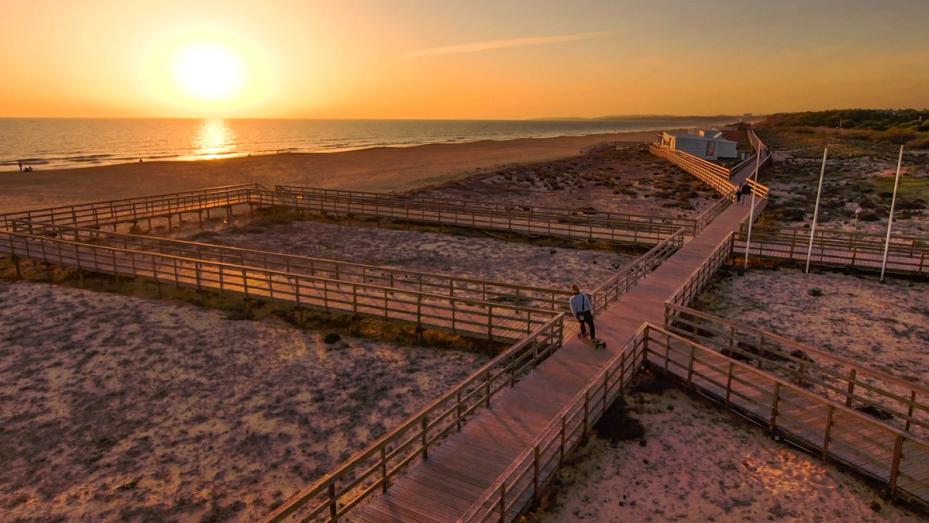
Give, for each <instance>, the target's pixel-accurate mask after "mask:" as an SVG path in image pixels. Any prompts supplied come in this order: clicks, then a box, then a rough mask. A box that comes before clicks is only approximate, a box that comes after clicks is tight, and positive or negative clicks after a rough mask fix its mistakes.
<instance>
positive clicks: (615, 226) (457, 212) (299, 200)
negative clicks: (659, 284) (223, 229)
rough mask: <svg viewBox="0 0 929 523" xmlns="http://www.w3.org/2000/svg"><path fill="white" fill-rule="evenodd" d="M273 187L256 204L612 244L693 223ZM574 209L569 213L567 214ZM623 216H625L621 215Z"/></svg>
mask: <svg viewBox="0 0 929 523" xmlns="http://www.w3.org/2000/svg"><path fill="white" fill-rule="evenodd" d="M281 189H282V190H280V191H276V192H260V193H259V194H260V200H259V201H260V202H261V204H262V205H273V206H281V207H290V208H294V209H298V210H305V211H310V212H314V213H325V214H334V215H355V216H367V217H376V218H389V219H395V220H403V221H406V222H417V223H428V224H434V225H440V226H453V227H464V228H471V229H480V230H490V231H501V232H505V233H507V234H521V235H530V236H543V237H555V238H565V239H570V240H587V241H594V240H599V241H606V242H611V243H616V244H632V245H649V246H651V245H654V244H657V243H659V242H661V241H662V240H664V239H665V238H667V237H669V236H671V235H673V234H674V233H676V232H677V231H678V230H679V229H680V228H681V227H682V226H684V227H687V229H688V230H689V231H695V230H696V222H695V221H694V220H692V219H682V218H655V217H645V218H643V219H638V218H629V219H626V218H624V217H621V216H620V215H616V214H610V215H609V216H607V215H606V214H605V213H603V214H599V213H595V214H591V215H586V214H579V213H577V212H576V211H564V210H557V211H556V210H552V209H547V208H546V209H534V208H528V210H524V209H526V208H521V207H518V206H513V207H510V208H508V209H506V210H504V209H496V208H481V207H479V206H475V205H455V204H454V202H452V203H442V202H439V203H431V202H422V201H417V200H408V199H406V198H403V197H399V196H392V195H381V196H379V197H371V196H367V193H361V195H357V194H355V193H351V194H349V195H342V194H338V193H340V192H342V191H338V192H337V193H336V194H331V193H330V192H319V190H317V189H310V188H299V187H282V188H281ZM570 213H574V214H570ZM623 216H625V217H629V216H631V215H623Z"/></svg>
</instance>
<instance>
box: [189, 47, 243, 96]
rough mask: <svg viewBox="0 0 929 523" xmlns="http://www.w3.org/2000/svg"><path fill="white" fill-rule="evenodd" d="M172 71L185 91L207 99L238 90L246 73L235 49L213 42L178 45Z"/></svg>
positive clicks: (234, 92)
mask: <svg viewBox="0 0 929 523" xmlns="http://www.w3.org/2000/svg"><path fill="white" fill-rule="evenodd" d="M171 73H172V75H173V78H174V82H175V83H176V84H177V86H178V87H180V88H181V89H182V90H183V91H184V92H185V93H186V94H188V95H190V96H192V97H194V98H197V99H199V100H203V101H210V102H214V101H222V100H228V99H230V98H232V97H234V96H235V95H236V94H238V92H239V90H240V89H241V87H242V82H243V76H244V74H245V72H244V65H243V63H242V59H241V58H240V57H239V56H238V55H237V54H236V53H235V52H233V51H232V50H230V49H228V48H226V47H224V46H222V45H220V44H217V43H212V42H211V43H203V44H194V45H190V46H187V47H184V48H181V49H179V50H178V51H177V53H176V54H175V56H174V58H173V60H172V64H171Z"/></svg>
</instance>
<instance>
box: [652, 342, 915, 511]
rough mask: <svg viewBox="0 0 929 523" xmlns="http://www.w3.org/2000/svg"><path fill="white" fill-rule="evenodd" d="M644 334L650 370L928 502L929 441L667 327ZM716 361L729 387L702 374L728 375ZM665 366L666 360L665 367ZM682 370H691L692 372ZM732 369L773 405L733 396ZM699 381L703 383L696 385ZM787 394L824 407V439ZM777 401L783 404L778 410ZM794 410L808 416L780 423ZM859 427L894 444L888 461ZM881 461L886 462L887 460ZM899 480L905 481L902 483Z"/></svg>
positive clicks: (740, 380) (896, 490)
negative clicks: (674, 354)
mask: <svg viewBox="0 0 929 523" xmlns="http://www.w3.org/2000/svg"><path fill="white" fill-rule="evenodd" d="M653 333H657V334H658V335H657V336H652V334H653ZM646 336H647V341H646V352H647V353H652V354H654V355H655V358H653V359H650V360H649V364H650V365H651V366H653V367H655V368H657V369H658V370H660V371H670V372H671V373H672V374H674V375H676V376H677V377H678V378H680V379H682V380H684V381H686V382H687V383H688V384H691V385H692V386H694V387H697V388H699V389H701V390H702V391H704V394H705V395H707V396H708V397H711V398H714V399H716V400H717V401H719V402H721V403H725V404H726V405H727V406H728V407H729V408H734V409H737V410H739V411H741V412H743V413H745V414H747V415H748V418H749V419H752V420H753V421H756V422H757V423H759V424H761V425H763V426H766V427H767V428H768V429H769V430H776V431H779V432H781V433H782V434H784V435H785V436H786V437H788V438H789V439H792V440H795V441H798V442H801V443H802V444H803V445H804V446H807V447H813V448H817V449H820V450H821V452H822V453H823V455H824V456H827V455H828V456H830V457H831V458H832V459H836V460H840V461H843V462H845V463H846V464H848V465H850V466H852V467H853V468H855V469H856V470H858V472H860V473H863V474H865V475H868V476H871V477H874V478H875V479H878V480H880V481H882V482H884V483H887V484H889V485H890V488H891V494H892V495H894V494H898V493H900V492H903V493H905V494H907V495H908V496H910V497H911V499H914V500H916V501H919V502H921V503H923V504H926V503H927V502H929V499H927V498H926V495H925V492H926V489H927V488H929V479H927V478H926V476H925V474H923V472H922V471H923V470H924V468H923V465H922V463H923V461H925V459H924V458H925V457H926V456H929V441H926V440H925V439H922V438H920V437H917V436H914V435H913V434H910V433H907V432H905V431H901V430H899V429H897V428H895V427H892V426H890V425H888V424H886V423H884V422H882V421H881V420H878V419H875V418H873V417H871V416H869V415H867V414H864V413H862V412H859V411H857V410H855V409H851V408H848V407H847V406H846V405H843V404H841V403H838V402H835V401H832V400H830V399H828V398H824V397H822V396H820V395H818V394H816V393H814V392H811V391H809V390H806V389H805V388H803V387H801V386H798V385H795V384H793V383H790V382H788V381H786V380H784V379H781V378H779V377H778V376H776V375H773V374H770V373H768V372H765V371H762V370H759V369H756V368H755V367H752V366H751V365H747V364H745V363H742V362H740V361H737V360H734V359H731V358H728V357H726V356H723V355H721V354H719V353H718V352H717V351H715V350H713V349H710V348H707V347H704V346H702V345H700V344H699V343H696V342H694V341H692V340H688V339H686V338H684V337H682V336H680V335H678V334H676V333H673V332H670V331H668V330H666V329H663V328H660V327H656V326H653V325H649V328H648V330H647V333H646ZM672 340H673V341H674V342H675V343H677V344H679V345H683V346H685V347H688V348H689V358H690V360H689V361H690V363H689V367H688V365H685V364H684V363H681V362H680V361H679V360H678V359H672V358H671V350H672V349H673V350H674V351H681V350H682V349H680V348H679V347H673V344H672V343H671V341H672ZM656 347H660V348H664V353H661V352H658V351H656V350H655V348H656ZM718 361H721V362H723V363H724V365H725V366H727V367H728V369H729V370H728V376H729V379H728V380H726V381H727V383H725V384H724V383H721V382H718V381H716V380H715V379H714V378H713V377H711V376H710V375H709V374H707V373H705V372H704V371H703V368H704V367H705V368H706V369H708V370H712V371H714V372H716V373H718V374H719V375H721V376H724V377H725V376H726V374H727V372H726V370H725V369H721V368H720V367H718V366H717V363H715V362H718ZM661 362H663V364H662V363H661ZM668 362H673V363H674V366H675V367H676V368H678V369H679V370H671V368H670V367H669V366H668ZM694 362H696V363H699V364H700V365H701V368H700V369H699V370H693V369H694V366H693V365H694ZM684 367H688V369H690V370H688V369H685V368H684ZM734 369H737V370H738V371H739V374H740V375H741V376H744V375H746V374H748V375H750V376H751V379H745V378H743V377H741V376H739V377H738V380H737V382H738V383H740V384H742V385H744V386H745V387H748V388H750V389H755V390H757V391H759V392H760V393H761V394H760V396H759V398H760V399H764V400H765V401H770V400H772V399H773V403H772V404H770V405H765V404H761V403H759V402H758V401H757V399H755V398H751V397H749V396H747V395H744V394H742V393H737V392H736V391H735V390H732V391H731V392H730V390H731V389H733V386H732V378H733V370H734ZM685 375H686V377H685ZM698 379H699V380H700V381H698ZM707 384H711V385H713V386H714V387H717V388H718V389H719V390H714V389H712V388H710V387H709V386H708V385H707ZM769 386H773V387H774V392H773V394H772V393H769V392H767V388H763V387H769ZM783 391H789V392H790V394H791V395H793V396H794V397H803V398H806V400H809V401H812V402H813V404H814V405H820V406H822V407H825V408H826V409H825V410H826V411H827V412H825V413H823V416H824V417H826V419H827V422H828V423H827V424H826V426H825V429H824V436H820V435H818V434H816V433H815V431H812V432H811V431H809V428H810V427H812V426H814V425H816V424H814V422H813V421H812V420H810V419H808V418H807V417H806V416H807V415H808V414H809V413H810V410H809V409H808V407H807V406H803V405H799V404H797V403H795V402H794V401H790V402H788V400H787V399H786V396H785V394H784V393H783ZM779 399H780V401H781V402H782V403H783V404H784V406H782V407H778V400H779ZM746 402H748V403H749V405H748V406H746ZM752 405H755V406H756V408H753V407H752ZM756 409H757V410H756ZM796 410H800V411H802V412H803V413H804V418H802V419H801V418H798V417H795V416H796V415H795V414H791V415H790V416H791V417H792V419H793V421H789V422H788V423H786V424H785V423H784V421H783V419H782V418H783V416H785V415H786V414H787V413H789V412H790V411H796ZM765 413H767V414H765ZM836 414H841V417H842V419H853V420H855V422H856V423H857V424H858V425H856V426H855V427H853V428H848V427H845V426H844V424H841V423H840V424H837V423H836V419H837V418H836ZM861 425H864V426H866V427H872V428H874V429H877V431H878V433H883V434H884V435H885V436H887V437H889V438H890V439H892V440H893V441H894V442H895V443H894V444H893V445H892V447H893V452H892V453H890V454H889V458H890V459H889V460H888V461H889V462H883V463H881V462H880V461H874V460H875V459H877V460H880V459H881V458H882V456H881V455H879V454H878V453H877V452H875V451H876V450H877V449H876V448H874V447H875V446H880V445H879V443H878V442H877V440H876V439H875V438H874V435H873V434H872V435H870V436H869V435H867V434H866V432H867V431H863V430H861ZM843 428H844V430H845V431H851V432H846V434H847V435H846V437H845V438H844V439H843V440H842V443H843V445H842V450H845V449H851V450H852V452H842V451H841V450H840V451H838V452H837V451H836V446H830V445H829V443H830V442H831V441H832V440H835V439H836V434H837V431H841V430H843ZM814 436H816V437H814ZM820 437H822V439H821V440H820V439H819V438H820ZM905 442H906V443H909V444H910V445H915V446H917V447H919V449H918V450H915V451H912V450H911V452H910V454H909V455H913V456H922V457H921V458H919V462H917V463H915V464H913V468H911V466H910V465H911V460H910V459H909V458H908V457H907V456H904V454H903V453H901V452H900V450H901V448H902V444H903V443H905ZM856 444H858V445H860V448H855V447H856ZM885 449H886V450H891V449H890V447H885ZM883 457H884V458H885V459H886V456H883ZM874 465H878V466H880V465H884V466H886V467H887V470H888V471H889V472H888V473H887V476H886V477H885V476H883V475H882V474H880V473H878V472H876V471H875V468H874ZM915 473H919V474H922V475H921V476H918V477H917V476H913V474H915ZM901 478H903V479H904V480H905V481H900V480H901Z"/></svg>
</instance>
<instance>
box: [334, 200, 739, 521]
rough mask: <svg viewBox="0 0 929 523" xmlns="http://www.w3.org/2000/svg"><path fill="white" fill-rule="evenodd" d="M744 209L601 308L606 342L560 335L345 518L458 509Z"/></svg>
mask: <svg viewBox="0 0 929 523" xmlns="http://www.w3.org/2000/svg"><path fill="white" fill-rule="evenodd" d="M748 213H749V208H748V206H744V205H743V206H738V205H734V206H730V207H729V208H728V209H727V210H726V211H724V212H723V213H722V214H721V215H720V216H719V217H718V218H717V219H716V220H715V221H714V222H713V223H711V224H710V225H709V226H707V227H706V228H705V229H704V231H703V232H702V233H701V234H700V235H699V236H697V237H696V238H694V239H693V240H691V241H689V242H687V243H686V244H684V246H683V247H682V248H681V249H680V250H678V251H677V253H675V254H674V255H673V256H671V257H670V258H669V259H668V260H667V261H665V262H664V263H663V264H662V265H661V266H660V267H658V268H657V269H656V270H655V271H654V272H652V273H651V274H650V275H649V276H647V277H646V278H644V279H643V280H642V281H640V282H639V283H638V284H637V285H636V286H635V287H634V288H632V289H631V290H630V291H629V292H627V293H626V294H625V295H623V296H622V297H620V298H619V300H618V301H617V302H615V303H613V304H612V305H611V306H610V307H609V308H608V309H607V310H606V311H604V312H602V313H600V315H599V316H598V318H597V325H598V336H599V337H600V338H602V339H603V340H605V341H606V342H607V349H606V350H599V351H598V350H595V349H593V348H592V347H591V346H590V345H589V344H587V343H585V342H583V341H581V340H579V339H577V338H575V337H570V336H568V337H566V341H565V342H564V347H563V348H562V349H561V350H559V351H557V352H555V353H554V354H553V355H552V356H550V357H549V358H548V359H547V360H546V361H545V362H543V363H542V364H541V365H539V366H538V367H537V368H536V369H535V370H534V371H533V372H532V373H530V374H529V375H528V376H527V377H525V378H524V379H522V380H521V381H520V382H518V383H517V384H516V385H515V386H514V387H512V388H511V389H510V390H508V391H505V392H503V393H501V395H500V397H499V399H497V400H496V402H495V404H494V406H493V408H492V409H490V410H484V411H481V413H480V414H478V415H477V416H476V417H475V418H474V419H472V420H471V421H469V422H468V423H467V424H466V425H465V426H464V428H463V430H462V431H461V432H459V433H456V434H453V435H451V436H449V437H448V439H447V440H446V441H445V442H444V443H442V445H440V446H439V447H437V448H436V449H435V450H434V451H432V452H431V453H430V455H429V459H427V460H424V461H423V462H422V463H420V464H419V465H417V466H416V467H415V468H414V469H413V470H412V471H411V472H409V473H408V474H407V475H406V476H404V477H402V478H400V479H399V480H397V482H396V483H395V484H394V485H393V486H392V487H391V488H389V489H388V490H387V492H386V493H384V494H382V495H380V496H378V497H376V498H375V499H373V500H372V501H371V502H370V503H369V504H367V505H365V506H363V507H362V508H360V509H359V510H358V512H357V513H356V514H354V515H353V516H352V518H353V519H357V520H359V521H398V522H399V521H424V522H425V521H433V522H435V521H456V520H458V519H459V518H460V517H462V515H463V514H464V512H465V511H466V510H467V509H468V508H469V507H470V506H471V505H472V504H474V503H476V502H477V501H479V499H480V497H481V495H482V494H483V493H484V491H485V490H486V489H488V488H490V487H492V486H493V485H494V483H495V481H496V480H497V478H498V477H499V476H500V475H501V474H502V473H503V472H504V471H505V470H506V469H507V467H508V466H509V465H510V463H511V462H512V460H513V459H514V458H515V457H516V456H518V455H520V453H522V452H524V451H525V450H526V449H527V448H529V446H530V445H531V443H532V442H533V441H534V440H535V439H536V437H538V436H539V435H540V434H541V433H542V431H543V430H544V429H545V428H546V427H547V426H548V425H549V424H550V423H551V422H552V420H553V419H554V420H556V419H557V416H558V414H559V412H560V411H561V410H562V408H563V406H564V405H565V404H566V403H567V402H568V401H569V400H571V399H573V398H574V397H575V396H576V395H577V394H578V393H579V392H581V391H582V390H583V389H584V387H585V386H586V385H588V384H589V383H590V382H591V381H592V380H593V379H594V378H595V376H596V375H597V374H598V372H599V371H600V370H601V368H602V367H603V366H604V365H605V364H606V363H607V362H609V361H610V360H611V359H612V358H613V357H614V356H615V355H616V354H617V353H619V351H620V350H622V349H623V348H625V347H626V343H627V341H628V340H629V339H631V338H633V337H634V336H635V334H636V332H637V331H638V330H639V329H640V327H641V325H642V323H643V322H651V323H654V324H661V323H662V322H663V319H664V309H665V301H667V300H668V299H669V297H671V296H672V295H674V294H675V293H676V292H677V291H678V290H679V288H680V287H681V286H682V285H683V284H684V283H685V282H686V281H687V280H688V279H689V278H690V277H691V276H693V274H694V272H695V271H698V270H699V269H700V268H701V267H702V266H703V265H704V263H705V261H706V260H707V259H708V258H710V257H711V256H712V255H713V254H714V253H715V252H716V251H717V249H718V248H719V247H720V245H721V244H723V243H724V242H725V241H726V240H727V238H728V237H729V236H730V234H732V233H733V232H734V231H737V230H738V228H739V226H740V225H741V223H742V221H743V220H745V219H746V218H747V216H748ZM727 254H728V253H727ZM694 292H696V291H694ZM592 421H593V420H591V422H592ZM519 508H522V507H519Z"/></svg>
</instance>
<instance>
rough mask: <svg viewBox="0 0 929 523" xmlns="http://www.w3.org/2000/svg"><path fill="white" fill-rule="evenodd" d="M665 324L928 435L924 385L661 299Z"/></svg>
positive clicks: (928, 403)
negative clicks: (663, 305)
mask: <svg viewBox="0 0 929 523" xmlns="http://www.w3.org/2000/svg"><path fill="white" fill-rule="evenodd" d="M665 328H667V329H668V330H671V331H672V332H675V333H677V334H680V335H682V336H686V337H687V338H690V339H692V340H693V341H695V342H697V343H699V344H701V345H703V346H705V347H709V348H713V349H715V350H717V351H719V352H720V353H721V354H723V355H725V356H728V357H730V358H733V359H737V360H740V361H744V362H747V363H749V364H752V365H755V366H756V367H757V368H758V369H761V370H765V371H768V372H773V373H775V374H777V375H778V376H779V377H780V378H781V379H784V380H788V381H790V382H791V383H794V384H796V385H798V386H801V387H804V388H807V389H808V390H810V391H813V392H816V393H818V394H819V395H821V396H823V397H826V398H828V399H830V400H832V401H835V402H838V403H842V404H844V405H845V406H846V407H849V408H853V409H859V410H862V411H863V412H866V413H870V414H871V415H873V416H877V417H879V418H880V419H881V420H882V421H884V422H885V423H887V424H888V425H892V426H893V427H895V428H897V429H900V430H903V431H905V432H911V433H913V434H915V435H918V436H920V437H926V436H927V435H929V387H926V386H923V385H920V384H918V383H915V382H914V381H911V380H907V379H902V378H900V377H897V376H894V375H893V374H890V373H887V372H883V371H880V370H877V369H873V368H870V367H867V366H864V365H861V364H858V363H856V362H854V361H851V360H848V359H846V358H841V357H839V356H835V355H833V354H831V353H829V352H826V351H822V350H819V349H816V348H814V347H812V346H810V345H806V344H803V343H799V342H797V341H794V340H791V339H789V338H785V337H784V336H780V335H778V334H774V333H772V332H768V331H764V330H761V329H757V328H754V327H751V326H748V325H744V324H741V323H738V322H734V321H731V320H727V319H724V318H720V317H718V316H713V315H712V314H707V313H705V312H701V311H698V310H694V309H690V308H687V307H681V306H679V305H675V304H673V303H667V304H665Z"/></svg>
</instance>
